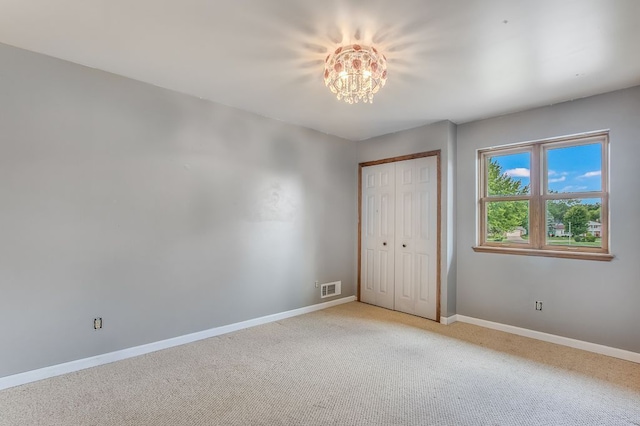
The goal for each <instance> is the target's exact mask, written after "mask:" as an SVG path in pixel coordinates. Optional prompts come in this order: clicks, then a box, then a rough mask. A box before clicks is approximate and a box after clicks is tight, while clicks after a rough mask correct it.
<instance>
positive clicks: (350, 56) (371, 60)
mask: <svg viewBox="0 0 640 426" xmlns="http://www.w3.org/2000/svg"><path fill="white" fill-rule="evenodd" d="M386 82H387V58H385V56H384V55H383V54H381V53H380V52H378V51H377V50H376V48H375V47H373V46H371V47H369V46H361V45H359V44H351V45H347V46H341V47H338V48H337V49H336V51H335V52H333V53H332V54H330V55H329V56H327V59H326V60H325V62H324V85H325V86H327V87H328V88H329V89H330V90H331V91H332V92H333V93H334V94H335V95H336V97H337V98H338V99H342V100H344V101H345V102H346V103H348V104H353V103H358V102H360V101H362V102H365V103H366V102H369V103H372V102H373V95H374V94H376V93H378V90H380V88H381V87H383V86H384V84H385V83H386Z"/></svg>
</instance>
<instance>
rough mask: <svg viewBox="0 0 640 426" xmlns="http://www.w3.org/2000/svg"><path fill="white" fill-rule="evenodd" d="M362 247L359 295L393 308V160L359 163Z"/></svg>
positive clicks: (364, 299) (363, 298) (364, 300)
mask: <svg viewBox="0 0 640 426" xmlns="http://www.w3.org/2000/svg"><path fill="white" fill-rule="evenodd" d="M362 174H363V179H362V181H363V182H366V188H363V189H362V191H363V194H362V200H363V201H362V204H363V205H362V221H363V223H362V224H361V226H362V229H363V230H366V232H364V233H363V235H362V249H363V252H365V253H366V255H365V256H362V257H361V262H362V265H361V271H360V277H361V282H364V283H366V285H364V286H361V294H360V299H361V300H362V301H363V302H366V303H371V304H374V305H378V306H382V307H384V308H389V309H393V299H394V284H393V283H394V261H395V254H394V244H393V242H394V233H395V227H394V223H395V196H394V193H395V174H394V166H393V164H380V165H377V166H370V167H363V169H362Z"/></svg>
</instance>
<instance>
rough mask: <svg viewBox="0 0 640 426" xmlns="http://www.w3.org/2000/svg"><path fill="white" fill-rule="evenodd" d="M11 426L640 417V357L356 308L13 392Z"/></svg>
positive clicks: (2, 409) (6, 405) (1, 412)
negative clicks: (610, 354)
mask: <svg viewBox="0 0 640 426" xmlns="http://www.w3.org/2000/svg"><path fill="white" fill-rule="evenodd" d="M0 425H2V426H6V425H19V426H25V425H172V426H174V425H536V426H540V425H640V364H635V363H631V362H627V361H622V360H619V359H615V358H609V357H606V356H602V355H597V354H592V353H589V352H584V351H580V350H577V349H572V348H567V347H563V346H558V345H554V344H550V343H545V342H540V341H537V340H532V339H528V338H525V337H520V336H515V335H511V334H506V333H502V332H499V331H494V330H488V329H484V328H481V327H476V326H473V325H469V324H462V323H455V324H453V325H450V326H444V325H440V324H437V323H434V322H432V321H428V320H424V319H421V318H417V317H413V316H410V315H405V314H401V313H398V312H392V311H388V310H385V309H381V308H377V307H373V306H369V305H365V304H362V303H357V302H354V303H349V304H346V305H341V306H338V307H335V308H331V309H327V310H324V311H319V312H315V313H312V314H307V315H303V316H299V317H295V318H290V319H286V320H283V321H279V322H276V323H271V324H267V325H263V326H259V327H254V328H251V329H247V330H242V331H239V332H235V333H231V334H227V335H223V336H219V337H215V338H211V339H207V340H204V341H200V342H196V343H192V344H189V345H185V346H180V347H176V348H172V349H167V350H164V351H160V352H156V353H152V354H148V355H144V356H141V357H137V358H133V359H129V360H125V361H121V362H117V363H113V364H108V365H104V366H101V367H96V368H92V369H88V370H84V371H80V372H77V373H72V374H68V375H65V376H60V377H56V378H52V379H48V380H43V381H40V382H36V383H31V384H28V385H24V386H20V387H16V388H12V389H7V390H5V391H0Z"/></svg>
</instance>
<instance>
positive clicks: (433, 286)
mask: <svg viewBox="0 0 640 426" xmlns="http://www.w3.org/2000/svg"><path fill="white" fill-rule="evenodd" d="M396 176H398V180H400V179H402V184H399V185H396V198H397V199H398V200H402V202H398V203H397V207H396V217H397V222H396V229H397V230H398V232H397V235H398V237H399V238H398V239H397V240H396V262H397V263H398V264H400V262H402V263H401V264H402V265H403V267H402V268H396V274H395V278H396V283H402V289H398V288H396V297H395V309H396V310H398V311H402V312H406V313H409V314H413V315H419V316H422V317H426V318H430V319H433V320H435V319H436V315H437V312H436V309H437V300H436V295H437V282H436V280H437V275H436V273H435V271H436V270H437V264H436V263H435V262H436V259H437V253H436V250H437V240H436V236H437V232H436V227H437V222H436V221H437V202H436V200H437V190H438V188H437V180H438V179H437V159H436V157H424V158H418V159H415V160H407V161H401V162H398V163H396ZM413 177H417V179H413ZM407 258H409V259H411V261H407ZM398 290H400V291H398ZM408 295H409V296H408Z"/></svg>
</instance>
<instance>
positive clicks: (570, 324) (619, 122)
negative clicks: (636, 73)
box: [457, 87, 640, 352]
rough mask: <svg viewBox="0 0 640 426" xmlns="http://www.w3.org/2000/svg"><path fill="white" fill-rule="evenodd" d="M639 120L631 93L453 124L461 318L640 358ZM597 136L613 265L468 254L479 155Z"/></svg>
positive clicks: (637, 96) (636, 92)
mask: <svg viewBox="0 0 640 426" xmlns="http://www.w3.org/2000/svg"><path fill="white" fill-rule="evenodd" d="M639 117H640V87H635V88H631V89H627V90H622V91H617V92H612V93H608V94H604V95H600V96H595V97H591V98H586V99H581V100H577V101H573V102H567V103H562V104H558V105H554V106H549V107H545V108H539V109H534V110H530V111H525V112H521V113H518V114H511V115H507V116H503V117H497V118H491V119H487V120H482V121H477V122H473V123H468V124H463V125H460V126H458V157H457V172H458V173H457V177H458V186H457V188H458V194H457V196H458V209H457V212H458V218H457V219H458V220H457V232H458V234H457V241H458V246H457V250H458V256H457V260H458V275H457V313H458V314H461V315H467V316H472V317H476V318H482V319H486V320H490V321H496V322H499V323H503V324H510V325H514V326H518V327H524V328H528V329H532V330H538V331H542V332H547V333H552V334H557V335H561V336H566V337H571V338H575V339H580V340H584V341H588V342H594V343H599V344H603V345H607V346H612V347H616V348H621V349H627V350H630V351H634V352H640V326H638V325H639V324H640V309H639V308H638V303H639V302H640V232H639V231H638V226H637V225H638V223H640V190H639V189H638V188H639V187H638V183H637V180H638V179H637V178H638V173H639V167H638V164H639V159H640V120H639ZM600 129H610V130H611V132H610V143H611V145H610V154H611V155H610V175H611V201H610V209H611V216H610V221H611V250H612V253H613V254H614V255H615V256H616V257H615V259H614V260H613V261H611V262H597V261H586V260H572V259H555V258H543V257H529V256H514V255H502V254H487V253H475V252H474V251H473V250H472V249H471V247H472V246H473V245H474V244H475V240H476V150H477V149H480V148H486V147H490V146H495V145H502V144H510V143H515V142H521V141H529V140H536V139H542V138H549V137H554V136H562V135H570V134H575V133H581V132H587V131H593V130H600ZM535 300H542V301H544V310H543V311H542V312H537V311H535V309H534V303H535Z"/></svg>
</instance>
